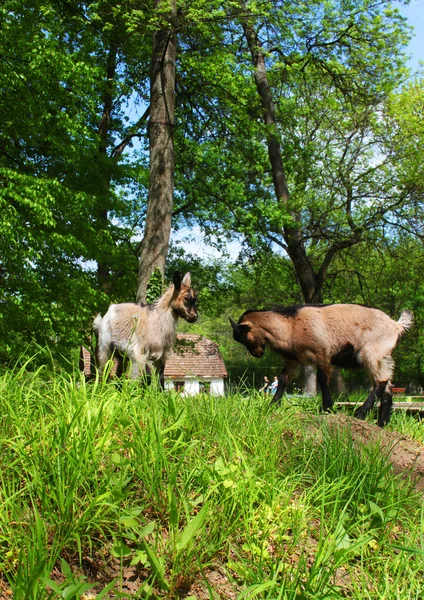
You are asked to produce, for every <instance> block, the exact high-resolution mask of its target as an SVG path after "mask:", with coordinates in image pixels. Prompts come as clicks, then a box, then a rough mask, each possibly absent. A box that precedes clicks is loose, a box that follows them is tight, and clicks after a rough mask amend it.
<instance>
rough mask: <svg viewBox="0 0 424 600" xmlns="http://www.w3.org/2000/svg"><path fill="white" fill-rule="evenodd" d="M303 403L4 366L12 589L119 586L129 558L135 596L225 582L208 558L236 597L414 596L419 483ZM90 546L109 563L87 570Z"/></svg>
mask: <svg viewBox="0 0 424 600" xmlns="http://www.w3.org/2000/svg"><path fill="white" fill-rule="evenodd" d="M315 407H316V403H308V405H307V407H306V409H307V410H306V412H305V411H302V410H301V407H300V406H289V405H288V404H286V405H284V406H283V407H282V408H281V409H279V410H276V411H273V412H269V411H268V410H267V407H266V405H264V399H263V397H262V396H260V395H259V394H255V393H253V394H250V395H248V394H246V393H243V394H235V395H233V396H231V397H225V398H214V397H211V396H208V395H203V396H196V397H194V398H182V397H181V396H179V395H177V394H174V393H162V392H161V391H160V390H158V389H157V388H155V387H152V388H149V389H145V390H141V389H140V387H139V386H138V385H137V384H135V383H134V382H131V381H128V380H124V381H122V382H121V384H120V385H119V386H118V385H117V384H116V383H114V382H105V383H102V382H100V381H94V382H90V383H86V382H85V381H84V379H83V378H81V377H80V376H79V375H78V374H76V375H75V376H70V375H61V374H54V373H53V372H52V371H51V370H50V371H49V370H46V369H39V370H38V371H35V372H30V371H29V370H28V369H27V368H22V369H20V370H15V371H8V372H5V373H4V374H3V375H2V376H1V378H0V415H1V426H0V461H1V464H0V468H1V485H0V572H1V573H2V577H3V581H4V585H8V586H9V587H10V589H11V591H12V593H13V598H14V599H15V600H20V599H43V598H84V597H85V598H88V597H91V598H102V597H106V598H109V597H110V598H112V597H118V596H121V597H122V596H125V595H126V594H127V595H128V592H125V591H124V590H125V589H126V588H125V585H124V584H125V573H126V568H127V566H128V565H133V566H135V567H137V568H138V569H139V570H138V575H139V578H140V581H141V583H140V586H139V589H138V590H137V591H136V592H134V594H133V597H140V598H141V597H143V598H160V597H163V598H184V597H186V598H188V597H191V598H192V600H193V599H194V598H196V592H195V591H193V590H196V589H199V586H200V588H201V589H203V591H204V594H208V595H209V597H210V598H216V597H225V594H226V592H223V591H222V590H221V591H220V590H219V589H218V587H214V583H213V579H212V578H210V577H209V574H210V573H211V572H213V571H216V570H219V572H220V573H222V574H223V575H225V577H226V578H227V586H228V588H227V591H228V589H230V590H231V591H232V593H233V594H234V595H235V596H236V597H237V598H238V599H239V600H242V599H248V598H269V599H277V598H280V599H287V600H289V599H293V600H294V599H296V600H300V599H304V598H305V599H306V598H316V599H323V598H346V597H350V598H370V599H371V598H417V599H418V598H422V597H423V584H422V581H423V580H424V577H423V576H424V541H423V536H424V529H423V528H424V520H423V513H422V511H421V504H420V502H421V499H420V497H419V496H418V495H417V494H416V493H415V492H414V490H413V489H412V487H411V485H408V483H407V482H404V481H403V480H401V479H400V478H398V477H395V476H394V475H393V473H392V471H391V468H390V466H389V465H388V463H387V461H386V459H385V456H384V453H382V452H380V450H379V448H378V447H375V446H374V447H367V448H364V449H363V451H358V450H357V449H355V448H354V447H353V445H352V443H351V441H350V438H349V435H348V434H347V433H346V434H342V433H337V434H336V433H334V432H332V433H330V432H329V431H328V430H327V429H326V426H325V419H323V421H322V426H321V429H320V431H319V435H318V434H316V425H315V428H309V426H308V416H307V415H308V413H311V412H314V411H315ZM305 415H306V416H305ZM314 432H315V433H314ZM87 558H88V559H90V560H91V561H97V563H98V564H99V565H100V570H101V568H102V566H104V567H105V570H104V574H107V572H108V571H107V569H106V567H107V565H108V564H110V563H111V562H113V561H114V564H115V565H116V564H118V565H119V568H118V575H117V576H114V577H113V578H109V580H106V579H105V577H103V578H102V583H101V584H99V583H98V582H97V581H96V580H93V578H90V573H89V572H88V571H85V572H84V565H85V563H86V561H87ZM194 584H196V585H194ZM196 586H197V587H196ZM120 590H121V591H120ZM89 594H91V595H89ZM220 595H221V596H220Z"/></svg>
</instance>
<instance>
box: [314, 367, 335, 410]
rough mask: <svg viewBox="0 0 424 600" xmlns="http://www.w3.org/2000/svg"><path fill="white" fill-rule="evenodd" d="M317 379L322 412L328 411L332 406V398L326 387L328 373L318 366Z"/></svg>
mask: <svg viewBox="0 0 424 600" xmlns="http://www.w3.org/2000/svg"><path fill="white" fill-rule="evenodd" d="M317 379H318V383H319V387H320V388H321V394H322V410H323V411H324V412H328V411H329V410H331V408H332V406H333V399H332V397H331V394H330V390H329V387H328V379H329V377H328V375H327V374H326V373H325V372H324V371H323V370H322V369H320V368H319V367H318V369H317Z"/></svg>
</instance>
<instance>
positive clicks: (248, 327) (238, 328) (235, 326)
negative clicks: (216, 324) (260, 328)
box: [228, 317, 252, 331]
mask: <svg viewBox="0 0 424 600" xmlns="http://www.w3.org/2000/svg"><path fill="white" fill-rule="evenodd" d="M228 318H229V319H230V323H231V327H232V328H233V330H234V331H243V330H244V331H250V330H251V328H252V327H251V324H250V323H249V322H246V323H234V321H233V319H232V318H231V317H228Z"/></svg>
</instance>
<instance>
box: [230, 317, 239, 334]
mask: <svg viewBox="0 0 424 600" xmlns="http://www.w3.org/2000/svg"><path fill="white" fill-rule="evenodd" d="M228 318H229V320H230V323H231V327H232V328H233V329H234V331H235V330H236V329H237V324H236V323H234V321H233V320H232V318H231V317H228Z"/></svg>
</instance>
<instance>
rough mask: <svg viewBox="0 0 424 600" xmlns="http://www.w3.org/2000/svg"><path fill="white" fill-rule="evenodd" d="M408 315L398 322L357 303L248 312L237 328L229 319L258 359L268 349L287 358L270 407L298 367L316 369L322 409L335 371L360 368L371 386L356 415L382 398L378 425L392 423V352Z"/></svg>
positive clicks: (327, 401)
mask: <svg viewBox="0 0 424 600" xmlns="http://www.w3.org/2000/svg"><path fill="white" fill-rule="evenodd" d="M412 321H413V315H412V313H411V312H409V311H404V312H403V313H402V314H401V317H400V319H399V321H397V322H396V321H393V320H392V319H391V318H390V317H389V316H388V315H386V314H385V313H384V312H382V311H381V310H378V309H376V308H369V307H366V306H361V305H358V304H329V305H307V304H306V305H301V306H291V307H286V308H281V309H273V310H249V311H246V312H245V313H244V314H243V315H242V316H241V317H240V319H239V320H238V322H237V323H235V322H234V321H233V320H232V319H231V318H230V322H231V325H232V328H233V337H234V339H235V340H236V341H237V342H240V343H241V344H243V345H244V346H246V348H247V350H248V351H249V352H250V354H252V356H255V357H257V358H260V357H261V356H262V355H263V354H264V352H265V347H266V346H267V345H269V347H270V348H271V349H272V350H273V351H274V352H276V353H277V354H280V355H281V356H282V357H283V358H284V359H285V366H284V369H283V371H282V373H281V374H280V376H279V379H278V388H277V391H276V393H275V395H274V398H273V401H272V402H273V403H278V402H281V397H282V395H283V394H284V391H285V389H286V387H287V384H288V383H289V381H290V380H291V379H292V378H293V377H294V375H295V373H296V370H297V367H298V366H299V365H301V364H302V365H305V364H313V365H315V366H316V367H317V378H318V383H319V386H320V388H321V392H322V408H323V410H325V411H326V410H329V409H330V408H331V407H332V405H333V400H332V398H331V395H330V391H329V387H328V383H329V379H330V376H331V372H332V370H333V367H344V368H355V367H363V368H364V369H365V370H366V372H367V373H368V374H369V376H370V377H371V379H372V380H373V382H374V387H373V390H372V392H371V393H370V395H369V396H368V398H367V399H366V401H365V402H364V404H363V405H362V406H361V407H359V408H358V409H357V410H356V412H355V416H356V417H357V418H359V419H365V416H366V414H367V412H368V411H369V410H371V408H372V407H373V405H374V403H375V401H376V400H377V398H378V399H380V410H379V414H378V425H379V426H380V427H384V425H385V424H386V423H388V422H389V420H390V414H391V409H392V403H393V402H392V391H391V383H390V379H391V378H392V375H393V370H394V361H393V359H392V356H391V355H392V352H393V350H394V348H395V346H396V344H397V343H398V341H399V338H400V336H401V335H402V334H403V333H404V332H405V331H406V330H407V329H409V327H410V326H411V325H412Z"/></svg>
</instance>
